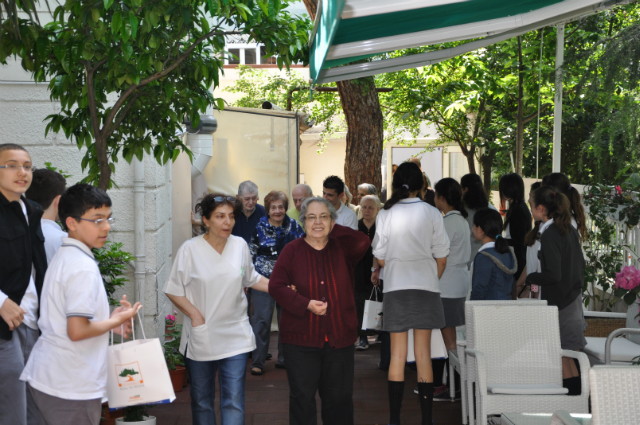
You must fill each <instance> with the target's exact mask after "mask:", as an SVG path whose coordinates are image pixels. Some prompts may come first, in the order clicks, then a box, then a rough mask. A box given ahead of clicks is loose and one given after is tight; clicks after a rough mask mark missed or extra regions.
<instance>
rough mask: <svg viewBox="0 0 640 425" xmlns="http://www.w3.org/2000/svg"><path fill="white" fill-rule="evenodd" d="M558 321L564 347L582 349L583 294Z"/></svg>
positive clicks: (565, 309)
mask: <svg viewBox="0 0 640 425" xmlns="http://www.w3.org/2000/svg"><path fill="white" fill-rule="evenodd" d="M385 300H386V299H385ZM383 308H384V306H383ZM558 321H559V322H560V346H561V347H562V349H563V350H574V351H577V350H582V349H583V348H584V347H585V346H586V345H587V340H586V339H585V337H584V318H583V312H582V296H580V295H578V296H577V297H576V299H575V300H574V301H573V302H572V303H571V304H569V305H568V306H566V307H565V308H563V309H562V310H559V311H558Z"/></svg>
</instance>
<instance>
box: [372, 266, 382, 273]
mask: <svg viewBox="0 0 640 425" xmlns="http://www.w3.org/2000/svg"><path fill="white" fill-rule="evenodd" d="M378 270H380V269H376V268H375V267H371V273H374V272H377V271H378Z"/></svg>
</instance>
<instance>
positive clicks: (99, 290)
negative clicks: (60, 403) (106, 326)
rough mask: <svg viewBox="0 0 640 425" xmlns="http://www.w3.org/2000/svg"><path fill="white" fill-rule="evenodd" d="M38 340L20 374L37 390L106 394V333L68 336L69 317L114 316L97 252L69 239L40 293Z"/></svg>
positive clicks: (81, 396)
mask: <svg viewBox="0 0 640 425" xmlns="http://www.w3.org/2000/svg"><path fill="white" fill-rule="evenodd" d="M40 303H41V304H40V319H39V320H38V326H39V328H40V331H41V332H42V335H41V336H40V338H38V341H37V342H36V344H35V346H34V347H33V350H32V351H31V355H30V356H29V361H28V362H27V365H26V366H25V368H24V371H23V372H22V375H21V376H20V380H22V381H26V382H28V383H29V384H30V385H31V386H32V387H33V388H35V389H37V390H38V391H42V392H43V393H45V394H49V395H51V396H54V397H59V398H62V399H66V400H91V399H96V398H102V397H104V396H105V395H106V387H107V347H108V344H109V334H108V333H105V334H103V335H99V336H96V337H93V338H88V339H84V340H82V341H71V339H69V335H68V334H67V319H68V318H69V317H75V316H79V317H86V318H87V319H89V320H92V321H93V320H95V321H101V320H107V319H108V318H109V315H110V312H109V300H108V299H107V293H106V291H105V289H104V284H103V282H102V276H101V275H100V270H99V269H98V265H97V263H96V260H95V259H94V257H93V253H92V252H91V250H90V249H89V248H88V247H87V246H86V245H85V244H83V243H82V242H80V241H78V240H76V239H71V238H63V239H62V246H61V247H60V249H59V250H58V253H57V254H56V256H55V257H54V259H53V261H52V262H51V264H49V268H48V270H47V274H46V275H45V279H44V285H43V288H42V294H41V297H40Z"/></svg>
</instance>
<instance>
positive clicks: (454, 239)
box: [440, 210, 471, 298]
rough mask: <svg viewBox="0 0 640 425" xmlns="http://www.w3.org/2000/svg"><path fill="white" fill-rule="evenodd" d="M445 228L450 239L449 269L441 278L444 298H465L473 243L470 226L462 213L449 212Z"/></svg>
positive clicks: (445, 217)
mask: <svg viewBox="0 0 640 425" xmlns="http://www.w3.org/2000/svg"><path fill="white" fill-rule="evenodd" d="M444 227H445V229H446V231H447V236H448V237H449V244H450V247H449V256H448V257H447V267H446V268H445V269H444V273H442V277H441V278H440V295H441V296H442V298H464V297H466V296H467V292H469V269H468V266H467V265H468V264H469V257H470V256H471V242H470V236H469V233H471V232H470V231H469V224H468V223H467V220H466V219H465V218H464V217H462V214H460V211H455V210H454V211H449V212H448V213H447V214H446V215H445V216H444Z"/></svg>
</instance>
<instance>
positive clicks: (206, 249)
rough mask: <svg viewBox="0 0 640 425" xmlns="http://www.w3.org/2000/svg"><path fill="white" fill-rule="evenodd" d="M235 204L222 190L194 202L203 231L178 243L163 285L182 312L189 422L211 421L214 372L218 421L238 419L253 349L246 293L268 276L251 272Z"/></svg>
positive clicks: (263, 285) (237, 423)
mask: <svg viewBox="0 0 640 425" xmlns="http://www.w3.org/2000/svg"><path fill="white" fill-rule="evenodd" d="M241 208H242V207H241V205H240V203H239V202H238V201H237V200H236V198H235V197H231V196H227V195H220V194H210V195H207V196H205V197H204V198H203V199H202V201H201V202H200V203H199V204H198V205H196V212H197V213H199V214H201V215H202V222H203V226H204V228H205V229H204V230H205V234H204V235H202V236H197V237H195V238H193V239H190V240H188V241H187V242H185V243H184V244H183V245H182V246H181V247H180V249H179V250H178V253H177V255H176V258H175V261H174V263H173V268H172V269H171V276H170V277H169V280H168V281H167V284H166V285H165V287H164V292H165V293H166V294H167V296H168V297H169V299H170V300H171V301H172V302H173V304H174V305H175V306H176V307H178V308H179V309H180V311H182V312H183V313H184V314H185V318H184V327H183V332H182V339H181V341H180V352H181V353H182V354H184V356H185V361H186V365H187V370H188V373H189V379H190V380H191V411H192V415H193V424H194V425H201V424H202V425H204V424H206V425H212V424H213V425H215V424H216V415H215V411H214V397H215V376H216V371H218V373H219V380H220V410H221V419H222V424H223V425H242V424H244V381H245V375H246V366H247V358H248V356H249V353H250V352H251V351H253V350H254V349H255V348H256V340H255V337H254V335H253V331H252V330H251V324H250V323H249V317H248V316H247V307H248V305H247V298H246V297H245V295H244V290H245V289H246V288H253V289H257V290H259V291H263V292H267V291H268V285H269V280H268V279H267V278H265V277H263V276H260V275H259V274H258V273H257V272H256V271H255V269H254V267H253V261H252V258H251V254H250V253H249V246H248V245H247V243H246V242H245V241H244V239H242V238H239V237H236V236H232V235H231V230H232V229H233V225H234V223H235V217H237V215H238V214H239V213H240V211H241Z"/></svg>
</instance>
